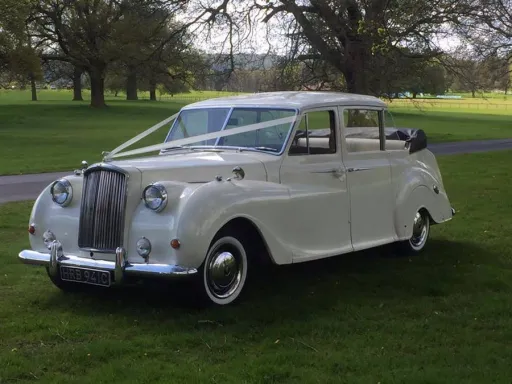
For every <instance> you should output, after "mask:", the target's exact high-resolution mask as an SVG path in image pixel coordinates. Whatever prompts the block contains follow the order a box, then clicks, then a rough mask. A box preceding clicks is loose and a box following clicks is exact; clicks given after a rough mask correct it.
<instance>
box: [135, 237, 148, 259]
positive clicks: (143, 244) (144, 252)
mask: <svg viewBox="0 0 512 384" xmlns="http://www.w3.org/2000/svg"><path fill="white" fill-rule="evenodd" d="M137 253H138V254H139V256H140V257H143V258H144V259H147V258H148V257H149V254H150V253H151V242H150V241H149V240H148V239H146V238H145V237H142V238H140V239H139V240H137Z"/></svg>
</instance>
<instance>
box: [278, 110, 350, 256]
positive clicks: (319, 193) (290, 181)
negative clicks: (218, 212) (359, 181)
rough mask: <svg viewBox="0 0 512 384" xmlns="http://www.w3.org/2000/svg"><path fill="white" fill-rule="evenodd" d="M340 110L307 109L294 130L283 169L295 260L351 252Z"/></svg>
mask: <svg viewBox="0 0 512 384" xmlns="http://www.w3.org/2000/svg"><path fill="white" fill-rule="evenodd" d="M340 139H341V136H340V131H339V118H338V111H337V109H336V108H335V107H332V108H323V109H322V108H321V109H314V110H308V111H307V112H306V113H305V114H303V116H302V119H301V121H300V123H299V125H298V127H297V129H296V130H295V131H294V133H293V136H292V139H291V140H290V143H288V146H287V149H286V151H287V152H286V153H285V154H284V158H283V162H282V164H281V168H280V182H281V183H282V184H284V185H286V186H287V187H288V188H289V191H290V198H291V200H290V201H291V204H292V205H291V207H292V211H293V212H294V213H293V217H290V220H289V228H287V231H291V233H292V236H291V239H292V241H291V243H292V244H290V246H291V247H292V248H293V255H294V256H293V257H294V262H298V261H306V260H312V259H317V258H321V257H327V256H333V255H337V254H340V253H344V252H348V251H351V250H352V244H351V241H350V225H349V216H350V212H349V210H350V205H349V195H348V190H347V179H346V172H345V167H344V165H343V162H342V158H341V145H340Z"/></svg>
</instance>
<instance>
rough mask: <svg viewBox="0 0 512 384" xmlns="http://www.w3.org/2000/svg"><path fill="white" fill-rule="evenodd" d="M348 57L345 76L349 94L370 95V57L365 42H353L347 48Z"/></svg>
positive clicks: (344, 68)
mask: <svg viewBox="0 0 512 384" xmlns="http://www.w3.org/2000/svg"><path fill="white" fill-rule="evenodd" d="M346 50H347V55H346V61H345V65H344V66H343V67H342V68H343V75H344V76H345V81H346V82H347V88H348V92H349V93H358V94H362V95H368V94H369V93H370V76H371V75H372V74H371V73H369V72H370V71H369V68H368V67H369V64H370V62H369V61H370V57H369V56H368V51H367V50H366V48H365V44H364V43H363V42H358V41H351V42H350V43H348V44H347V46H346Z"/></svg>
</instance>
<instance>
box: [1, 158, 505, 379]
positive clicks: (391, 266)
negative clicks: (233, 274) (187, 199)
mask: <svg viewBox="0 0 512 384" xmlns="http://www.w3.org/2000/svg"><path fill="white" fill-rule="evenodd" d="M511 162H512V152H511V151H505V152H496V153H488V154H473V155H460V156H443V157H441V158H439V163H440V166H441V169H442V172H443V176H444V181H445V184H446V188H447V190H448V194H449V197H450V199H451V203H452V205H453V206H454V207H455V208H456V209H457V211H458V213H457V215H456V216H455V218H454V219H453V220H452V221H451V222H449V223H446V224H443V225H441V226H438V227H434V228H433V229H432V232H431V239H430V241H431V242H430V244H429V246H428V248H427V249H426V251H425V252H424V253H423V254H422V255H421V256H417V257H414V258H407V257H406V258H400V257H393V256H391V255H390V254H388V253H386V252H384V250H383V249H380V250H379V251H377V252H363V253H356V254H351V255H345V256H341V257H336V258H331V259H328V260H323V261H315V262H311V263H305V264H298V265H294V266H287V267H279V268H276V269H274V270H271V271H269V272H268V274H266V275H264V276H262V277H261V278H260V279H259V280H258V281H256V283H255V285H253V286H252V287H251V289H250V291H249V292H248V295H247V296H246V298H245V301H243V302H241V303H240V304H239V305H238V306H234V307H229V308H222V309H218V308H208V309H203V310H197V309H191V308H190V307H188V306H186V305H184V304H183V303H182V302H181V301H177V300H175V297H177V296H180V295H182V294H183V287H182V286H180V287H179V288H175V289H176V290H174V291H172V290H171V291H164V292H158V291H156V290H155V288H153V289H141V288H130V289H126V290H112V291H110V292H108V293H106V294H103V295H98V296H86V295H71V294H64V293H61V292H60V291H59V290H57V289H56V288H54V287H53V286H52V285H51V283H50V282H49V281H48V279H47V277H46V276H45V272H44V270H43V269H41V268H37V267H30V266H26V265H22V264H21V263H19V262H18V261H17V253H18V252H19V250H20V249H23V248H24V247H27V246H28V239H27V232H26V226H27V220H28V217H29V212H30V209H31V203H13V204H7V205H0V261H1V262H0V324H1V326H0V361H1V362H2V363H1V364H0V382H1V383H30V382H38V383H52V384H55V383H89V382H95V383H98V384H99V383H112V382H123V383H152V384H153V383H237V384H239V383H338V382H343V383H379V382H380V383H382V384H384V383H407V384H410V383H448V382H449V383H510V378H511V377H512V365H511V364H510V362H511V361H512V348H510V341H511V340H512V320H511V319H512V305H511V300H510V297H511V295H512V284H511V281H512V251H511V250H512V237H510V233H511V232H512V221H511V220H510V217H512V204H510V198H509V196H510V190H511V188H512V180H511V178H510V177H509V175H510V163H511ZM475 175H478V177H475Z"/></svg>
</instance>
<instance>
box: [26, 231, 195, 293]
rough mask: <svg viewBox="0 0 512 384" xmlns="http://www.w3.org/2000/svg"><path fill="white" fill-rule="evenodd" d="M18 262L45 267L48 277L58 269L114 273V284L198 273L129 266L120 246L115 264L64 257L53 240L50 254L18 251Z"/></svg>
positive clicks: (179, 268) (171, 267)
mask: <svg viewBox="0 0 512 384" xmlns="http://www.w3.org/2000/svg"><path fill="white" fill-rule="evenodd" d="M19 258H20V260H21V261H22V262H23V263H25V264H32V265H43V266H47V267H48V271H49V273H50V275H51V276H54V277H57V276H58V275H59V273H60V272H59V266H60V265H63V266H67V267H82V268H91V269H97V270H101V271H110V272H113V273H114V281H115V283H116V284H120V283H122V282H123V280H124V278H125V277H132V276H133V277H169V278H172V277H180V276H188V275H193V274H195V273H197V269H195V268H187V267H182V266H179V265H172V264H148V263H137V264H131V263H129V262H128V261H127V260H126V251H125V249H124V248H122V247H119V248H117V250H116V261H115V262H113V261H106V260H91V259H85V258H83V257H78V256H73V255H64V253H63V250H62V244H61V243H60V242H59V241H57V240H55V241H53V242H52V244H51V247H50V253H49V254H48V253H41V252H35V251H31V250H24V251H21V252H20V254H19Z"/></svg>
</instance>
